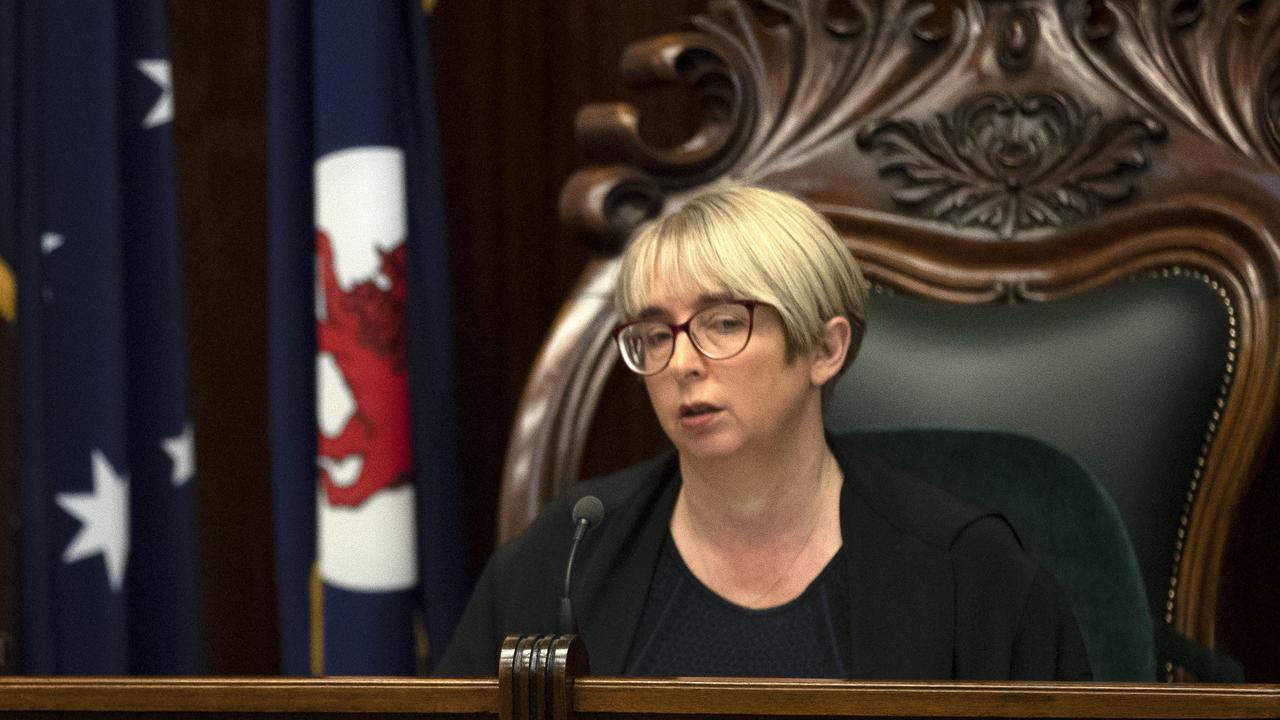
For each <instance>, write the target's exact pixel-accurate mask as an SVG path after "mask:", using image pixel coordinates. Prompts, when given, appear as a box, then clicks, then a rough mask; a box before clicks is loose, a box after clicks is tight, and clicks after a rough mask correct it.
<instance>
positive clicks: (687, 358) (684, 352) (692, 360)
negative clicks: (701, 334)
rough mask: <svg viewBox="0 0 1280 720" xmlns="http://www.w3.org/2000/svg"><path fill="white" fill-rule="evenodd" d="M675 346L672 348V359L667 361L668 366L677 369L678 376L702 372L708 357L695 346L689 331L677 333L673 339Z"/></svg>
mask: <svg viewBox="0 0 1280 720" xmlns="http://www.w3.org/2000/svg"><path fill="white" fill-rule="evenodd" d="M672 343H674V346H673V347H672V348H671V360H670V361H669V362H668V363H667V367H669V368H671V369H672V370H674V371H675V373H676V375H677V376H680V377H684V376H686V375H689V374H690V373H695V372H696V373H701V372H702V370H703V369H704V367H705V366H704V364H703V363H705V362H706V361H707V359H706V358H705V357H703V356H702V353H700V352H698V349H697V348H696V347H694V346H693V340H692V339H690V338H689V331H688V330H685V331H683V332H678V333H676V336H675V338H673V339H672Z"/></svg>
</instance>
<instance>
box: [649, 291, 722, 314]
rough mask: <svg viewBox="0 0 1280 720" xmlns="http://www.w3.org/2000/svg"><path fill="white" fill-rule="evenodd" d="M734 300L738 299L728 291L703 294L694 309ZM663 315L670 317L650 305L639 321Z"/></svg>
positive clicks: (663, 310) (658, 308) (655, 306)
mask: <svg viewBox="0 0 1280 720" xmlns="http://www.w3.org/2000/svg"><path fill="white" fill-rule="evenodd" d="M734 299H736V296H735V295H734V294H733V293H731V292H727V291H726V292H717V293H702V294H700V295H698V299H697V301H696V302H695V303H694V307H696V308H697V309H698V310H701V309H703V308H706V307H710V306H711V305H716V304H718V303H722V302H728V301H730V300H734ZM695 312H696V311H695ZM662 315H670V313H668V312H667V311H666V310H665V309H663V308H660V307H658V306H657V305H650V306H648V307H646V308H644V309H643V310H641V311H640V318H639V319H641V320H649V319H651V318H655V317H659V316H662Z"/></svg>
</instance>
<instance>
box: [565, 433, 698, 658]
mask: <svg viewBox="0 0 1280 720" xmlns="http://www.w3.org/2000/svg"><path fill="white" fill-rule="evenodd" d="M651 472H652V473H653V474H652V475H651V476H650V477H649V478H646V480H645V482H644V483H643V484H642V488H643V489H642V490H641V491H640V492H641V493H644V495H643V496H641V497H635V498H633V499H629V500H628V501H626V502H622V503H619V506H618V507H609V506H608V505H607V504H606V506H605V517H604V521H603V522H602V523H601V525H600V528H599V530H600V533H599V535H598V536H597V537H595V538H594V539H593V540H594V542H593V543H592V547H591V548H589V550H590V554H589V556H588V557H585V558H583V559H584V561H585V566H586V567H585V569H584V572H583V579H582V584H581V585H580V586H578V589H577V591H576V592H574V593H573V602H574V608H575V609H576V610H577V613H578V618H579V629H580V631H581V633H582V637H583V640H584V641H585V642H586V644H587V653H588V658H589V661H590V665H591V674H592V675H621V674H622V672H623V670H624V668H625V664H626V661H627V656H628V654H629V653H630V651H631V643H632V641H633V640H634V636H635V633H636V627H637V625H638V624H639V622H640V615H641V613H642V612H643V611H644V603H645V600H646V599H647V594H648V593H647V590H648V588H649V585H650V583H651V582H652V579H653V571H654V568H655V567H656V566H657V562H658V553H659V552H660V551H661V549H662V543H663V541H664V540H665V539H666V537H667V528H668V526H669V524H670V521H671V513H672V511H673V510H674V508H675V502H676V494H677V490H678V489H679V483H678V482H676V481H675V474H676V463H675V455H674V454H672V456H671V457H670V458H669V459H668V461H667V462H660V463H656V464H655V465H654V466H651ZM588 542H591V540H588Z"/></svg>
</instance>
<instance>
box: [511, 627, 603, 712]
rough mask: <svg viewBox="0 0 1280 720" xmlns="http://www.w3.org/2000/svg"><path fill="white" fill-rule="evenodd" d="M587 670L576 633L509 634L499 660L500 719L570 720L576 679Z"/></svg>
mask: <svg viewBox="0 0 1280 720" xmlns="http://www.w3.org/2000/svg"><path fill="white" fill-rule="evenodd" d="M587 672H588V662H587V647H586V645H585V644H583V642H582V640H581V639H580V638H579V637H578V636H577V635H510V636H508V637H507V639H506V640H504V641H503V643H502V652H501V654H500V656H499V660H498V720H570V718H571V717H572V715H573V708H572V707H571V706H570V701H569V690H570V688H571V687H572V685H573V679H574V678H575V677H577V676H579V675H586V674H587Z"/></svg>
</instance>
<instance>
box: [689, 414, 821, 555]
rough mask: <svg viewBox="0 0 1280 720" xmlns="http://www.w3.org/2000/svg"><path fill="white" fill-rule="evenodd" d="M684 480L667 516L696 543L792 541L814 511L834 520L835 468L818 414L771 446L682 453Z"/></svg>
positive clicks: (739, 545) (734, 545)
mask: <svg viewBox="0 0 1280 720" xmlns="http://www.w3.org/2000/svg"><path fill="white" fill-rule="evenodd" d="M680 472H681V476H682V479H683V483H682V485H681V488H680V496H679V498H678V499H677V501H676V508H675V513H674V514H673V516H672V525H673V529H674V528H675V527H676V526H677V525H682V526H683V529H684V530H686V531H687V532H688V533H689V534H691V535H696V536H697V539H698V541H699V542H701V543H707V544H712V545H716V546H719V547H721V548H722V549H723V550H726V551H744V550H746V549H747V548H761V546H766V545H793V544H795V543H797V542H799V541H800V540H801V538H802V536H808V535H810V534H812V532H813V528H814V526H815V524H817V523H818V522H819V521H820V520H822V519H823V518H820V517H818V515H819V514H820V513H821V514H824V515H830V514H832V513H834V514H835V516H836V518H837V522H838V515H839V491H840V483H841V474H840V470H839V466H838V464H837V463H836V461H835V458H834V457H833V456H832V455H831V451H830V450H829V449H828V448H827V444H826V439H825V437H824V436H823V433H822V422H821V415H820V414H817V413H815V414H814V416H813V418H812V419H811V422H802V423H798V424H797V427H795V432H792V433H789V434H788V436H787V437H786V438H782V439H780V440H779V442H776V443H773V444H771V445H770V446H769V447H760V448H755V449H754V452H750V453H742V454H741V456H734V457H728V458H716V459H711V460H700V459H694V458H685V457H683V456H682V457H681V459H680Z"/></svg>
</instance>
